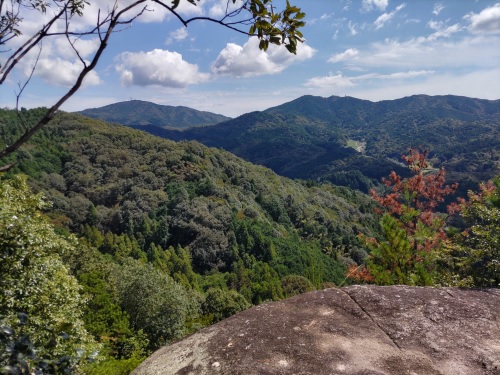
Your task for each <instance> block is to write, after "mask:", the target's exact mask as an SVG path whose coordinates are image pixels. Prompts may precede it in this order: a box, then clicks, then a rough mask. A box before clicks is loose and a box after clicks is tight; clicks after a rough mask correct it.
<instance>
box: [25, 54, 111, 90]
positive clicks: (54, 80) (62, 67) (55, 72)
mask: <svg viewBox="0 0 500 375" xmlns="http://www.w3.org/2000/svg"><path fill="white" fill-rule="evenodd" d="M82 69H83V65H82V63H81V62H80V61H75V62H71V61H67V60H63V59H61V58H59V57H57V58H55V59H49V58H40V59H39V60H38V63H37V66H36V71H35V76H37V77H40V78H42V79H43V80H44V81H46V82H48V83H50V84H53V85H57V86H63V87H71V86H73V85H74V84H75V81H76V79H77V77H78V75H79V74H80V72H81V71H82ZM30 71H31V69H30V68H29V65H28V64H26V65H25V74H26V75H29V73H30ZM100 83H101V80H100V79H99V76H98V75H97V73H96V72H95V71H91V72H90V73H89V74H87V76H86V77H85V80H84V81H83V84H84V86H95V85H99V84H100Z"/></svg>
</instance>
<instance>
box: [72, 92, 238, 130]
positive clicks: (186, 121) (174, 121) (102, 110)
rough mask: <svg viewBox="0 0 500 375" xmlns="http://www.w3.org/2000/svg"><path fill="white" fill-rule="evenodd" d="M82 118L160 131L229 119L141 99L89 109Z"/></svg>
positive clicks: (212, 123) (84, 111)
mask: <svg viewBox="0 0 500 375" xmlns="http://www.w3.org/2000/svg"><path fill="white" fill-rule="evenodd" d="M79 113H81V114H82V115H84V116H88V117H92V118H96V119H100V120H104V121H108V122H116V123H119V124H123V125H127V126H145V125H154V126H157V127H160V128H171V129H187V128H192V127H199V126H209V125H214V124H217V123H219V122H222V121H226V120H229V119H230V118H229V117H226V116H223V115H219V114H215V113H211V112H205V111H198V110H196V109H192V108H188V107H182V106H178V107H174V106H169V105H161V104H155V103H152V102H147V101H143V100H136V99H133V100H128V101H124V102H118V103H114V104H109V105H106V106H103V107H99V108H89V109H85V110H83V111H81V112H79Z"/></svg>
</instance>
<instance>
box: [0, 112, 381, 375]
mask: <svg viewBox="0 0 500 375" xmlns="http://www.w3.org/2000/svg"><path fill="white" fill-rule="evenodd" d="M40 113H41V112H40V111H37V110H30V111H23V113H22V116H23V117H24V119H25V121H28V122H29V121H35V120H36V118H37V116H39V114H40ZM0 121H1V122H2V124H3V125H4V126H3V129H4V131H5V132H4V135H5V136H6V137H8V136H15V133H16V131H19V127H18V122H19V120H18V117H17V115H16V113H15V112H14V111H9V110H2V111H0ZM15 157H18V164H17V165H16V166H15V167H14V168H13V169H12V170H11V171H10V172H9V174H8V175H7V176H6V178H7V180H5V181H4V184H5V183H7V184H8V183H9V182H8V181H9V179H10V178H11V177H10V176H13V175H15V174H18V173H19V172H22V173H25V174H27V175H28V176H29V179H28V182H29V184H30V185H31V187H32V189H33V190H34V191H35V192H41V193H42V194H43V195H44V196H45V197H46V199H47V200H48V201H49V202H52V207H51V208H49V209H45V213H46V215H48V217H49V218H50V222H51V223H52V225H54V226H55V228H56V232H57V233H58V234H59V235H61V236H63V237H68V238H71V236H72V235H71V234H70V233H72V234H75V235H76V236H77V237H78V238H79V240H78V244H77V245H76V246H74V248H73V250H71V251H69V250H68V251H66V252H64V253H63V254H60V256H61V257H62V259H63V260H64V262H65V264H66V265H67V266H68V267H69V269H70V271H71V273H72V274H73V275H75V276H76V278H77V280H78V282H79V283H80V284H81V285H82V287H83V289H84V291H85V295H86V296H87V298H89V301H90V303H89V304H88V306H87V307H86V310H85V312H84V315H83V319H84V321H85V323H86V324H85V327H86V329H87V330H88V331H89V332H90V333H92V334H93V336H94V338H95V340H96V341H98V342H100V343H101V344H103V345H104V347H105V348H107V349H106V351H105V352H104V353H107V355H108V357H107V358H108V362H104V364H106V363H109V360H110V359H109V358H124V360H125V359H127V358H130V360H131V361H132V362H131V363H137V361H138V360H140V358H142V356H143V355H144V354H145V353H147V352H149V350H152V349H155V348H157V347H159V346H160V345H163V344H165V343H166V342H168V341H169V340H172V339H174V338H176V337H180V336H182V335H184V334H186V333H188V332H191V331H192V330H195V329H197V328H199V327H201V326H204V325H206V324H209V323H212V322H215V321H218V320H220V319H222V318H224V317H227V316H229V315H231V314H233V313H235V312H237V311H239V310H241V309H244V308H246V307H248V306H249V305H250V304H251V303H254V304H256V303H261V302H263V301H269V300H276V299H280V298H284V297H286V296H290V295H293V294H295V293H298V292H303V291H306V290H311V289H314V288H321V287H322V286H323V285H325V283H335V284H340V283H341V282H342V281H343V280H344V278H345V276H344V274H345V269H346V265H349V264H353V259H354V260H355V261H357V262H358V263H359V262H361V261H362V260H363V259H364V257H366V255H367V254H366V252H365V251H364V250H363V249H362V245H361V243H360V242H359V241H360V240H359V239H358V233H360V232H363V233H374V229H373V228H375V221H376V220H375V218H374V216H373V214H372V203H371V202H370V200H369V198H368V197H367V196H365V195H363V194H360V193H356V192H354V191H352V190H349V189H345V188H337V187H333V186H331V185H322V186H320V185H316V184H315V183H312V182H310V183H305V182H304V183H302V182H294V181H291V180H289V179H287V178H284V177H280V176H278V175H276V174H275V173H274V172H272V171H270V170H269V169H267V168H263V167H258V166H254V165H252V164H250V163H248V162H245V161H242V160H241V159H239V158H237V157H235V156H233V155H232V154H229V153H228V152H226V151H222V150H218V149H211V148H207V147H205V146H203V145H201V144H199V143H196V142H181V143H174V142H172V141H169V140H165V139H161V138H157V137H153V136H151V135H149V134H146V133H143V132H139V131H137V130H133V129H129V128H126V127H123V126H119V125H110V124H107V123H105V122H101V121H98V120H93V119H90V118H87V117H83V116H81V115H78V114H66V113H60V114H59V115H58V116H57V118H56V119H55V120H54V121H53V122H52V123H51V124H50V125H49V126H48V127H47V128H45V129H44V130H43V131H42V132H40V133H39V134H38V135H37V136H36V137H35V138H34V139H33V141H31V142H30V144H28V145H27V146H26V147H24V148H23V149H22V150H21V151H19V152H18V155H17V156H15ZM5 162H6V163H7V162H9V160H5ZM24 194H29V193H28V192H24ZM104 364H103V365H102V366H104ZM115 365H116V364H115ZM103 371H104V370H103ZM104 373H105V372H104Z"/></svg>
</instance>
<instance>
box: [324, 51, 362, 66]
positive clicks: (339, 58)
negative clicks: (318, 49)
mask: <svg viewBox="0 0 500 375" xmlns="http://www.w3.org/2000/svg"><path fill="white" fill-rule="evenodd" d="M357 55H359V51H358V50H357V49H356V48H349V49H346V50H345V51H344V52H342V53H338V54H336V55H334V56H332V57H330V58H329V59H328V62H331V63H336V62H339V61H344V60H349V59H352V58H354V57H356V56H357Z"/></svg>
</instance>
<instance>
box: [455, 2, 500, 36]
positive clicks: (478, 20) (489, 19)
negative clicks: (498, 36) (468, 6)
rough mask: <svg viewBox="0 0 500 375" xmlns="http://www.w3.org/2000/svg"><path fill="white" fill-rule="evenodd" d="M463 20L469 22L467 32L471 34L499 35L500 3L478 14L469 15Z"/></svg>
mask: <svg viewBox="0 0 500 375" xmlns="http://www.w3.org/2000/svg"><path fill="white" fill-rule="evenodd" d="M464 18H465V19H468V20H469V21H470V25H469V30H470V31H471V32H473V33H478V34H494V33H500V3H496V4H495V5H493V6H492V7H489V8H485V9H483V10H482V11H481V12H480V13H479V14H476V13H469V14H468V15H466V16H465V17H464Z"/></svg>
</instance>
